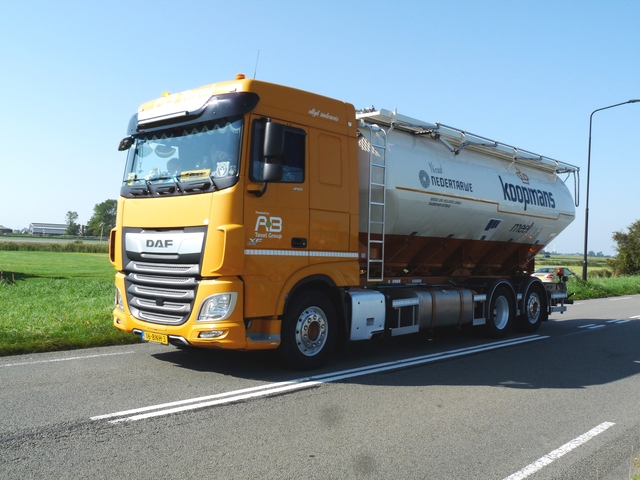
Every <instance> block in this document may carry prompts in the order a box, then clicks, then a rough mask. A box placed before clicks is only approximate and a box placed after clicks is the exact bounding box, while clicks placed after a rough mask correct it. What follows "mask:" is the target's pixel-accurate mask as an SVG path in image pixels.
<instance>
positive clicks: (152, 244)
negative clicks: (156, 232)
mask: <svg viewBox="0 0 640 480" xmlns="http://www.w3.org/2000/svg"><path fill="white" fill-rule="evenodd" d="M172 246H173V240H151V239H149V240H147V247H149V248H169V247H172Z"/></svg>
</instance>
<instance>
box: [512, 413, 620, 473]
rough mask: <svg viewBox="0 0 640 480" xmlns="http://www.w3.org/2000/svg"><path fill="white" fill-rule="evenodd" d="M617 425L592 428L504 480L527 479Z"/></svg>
mask: <svg viewBox="0 0 640 480" xmlns="http://www.w3.org/2000/svg"><path fill="white" fill-rule="evenodd" d="M614 425H615V423H612V422H603V423H601V424H600V425H598V426H597V427H594V428H592V429H591V430H589V431H588V432H587V433H584V434H582V435H580V436H579V437H576V438H574V439H573V440H571V441H570V442H568V443H565V444H564V445H562V446H561V447H560V448H557V449H556V450H554V451H553V452H550V453H548V454H546V455H545V456H543V457H540V458H539V459H538V460H536V461H535V462H533V463H531V464H529V465H527V466H526V467H524V468H523V469H522V470H519V471H517V472H516V473H514V474H512V475H509V476H508V477H506V478H505V479H504V480H522V479H524V478H527V477H528V476H529V475H532V474H534V473H536V472H537V471H538V470H540V469H542V468H544V467H546V466H547V465H549V464H550V463H551V462H553V461H555V460H557V459H559V458H560V457H562V456H564V455H566V454H567V453H569V452H570V451H572V450H575V449H576V448H578V447H579V446H580V445H583V444H585V443H587V442H588V441H589V440H591V439H592V438H594V437H595V436H597V435H600V434H601V433H602V432H604V431H605V430H607V429H608V428H609V427H612V426H614Z"/></svg>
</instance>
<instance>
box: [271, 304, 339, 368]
mask: <svg viewBox="0 0 640 480" xmlns="http://www.w3.org/2000/svg"><path fill="white" fill-rule="evenodd" d="M336 334H337V327H336V311H335V308H334V306H333V303H331V300H330V299H329V298H328V297H327V296H326V295H325V294H323V293H321V292H315V291H307V292H303V293H302V294H301V295H300V296H298V297H296V298H294V299H293V301H292V303H291V304H290V305H289V307H288V308H287V311H286V313H285V314H284V317H283V319H282V336H281V343H280V352H281V354H282V357H283V359H284V361H285V363H286V364H287V365H288V366H290V367H292V368H296V369H299V370H307V369H311V368H317V367H319V366H320V365H322V364H323V363H324V362H325V361H326V360H327V358H328V356H329V355H330V354H331V351H332V350H333V347H334V345H335V342H336Z"/></svg>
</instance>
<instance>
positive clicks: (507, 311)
mask: <svg viewBox="0 0 640 480" xmlns="http://www.w3.org/2000/svg"><path fill="white" fill-rule="evenodd" d="M515 311H516V308H515V298H514V296H513V292H512V291H511V289H510V288H508V287H507V286H506V285H500V286H498V287H496V289H495V290H494V291H493V294H492V295H491V301H490V302H489V309H488V311H487V333H488V334H489V336H490V337H493V338H501V337H504V336H505V335H506V334H507V333H509V328H510V327H511V321H512V319H513V318H514V317H515Z"/></svg>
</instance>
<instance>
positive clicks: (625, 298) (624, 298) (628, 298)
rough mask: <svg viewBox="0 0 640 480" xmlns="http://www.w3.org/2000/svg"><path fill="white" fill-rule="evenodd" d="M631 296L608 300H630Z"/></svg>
mask: <svg viewBox="0 0 640 480" xmlns="http://www.w3.org/2000/svg"><path fill="white" fill-rule="evenodd" d="M632 298H633V297H615V298H610V299H609V300H610V301H611V302H617V301H618V300H631V299H632Z"/></svg>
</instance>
